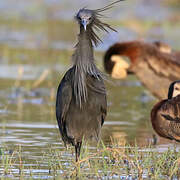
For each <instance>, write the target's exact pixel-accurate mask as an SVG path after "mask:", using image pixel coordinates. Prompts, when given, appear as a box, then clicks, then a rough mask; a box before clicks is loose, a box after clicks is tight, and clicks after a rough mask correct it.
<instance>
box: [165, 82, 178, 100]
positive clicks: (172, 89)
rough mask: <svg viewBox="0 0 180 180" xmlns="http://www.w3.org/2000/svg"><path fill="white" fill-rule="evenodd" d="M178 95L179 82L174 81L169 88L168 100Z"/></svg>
mask: <svg viewBox="0 0 180 180" xmlns="http://www.w3.org/2000/svg"><path fill="white" fill-rule="evenodd" d="M178 95H180V80H178V81H174V82H173V83H171V85H170V86H169V92H168V99H171V98H173V97H176V96H178Z"/></svg>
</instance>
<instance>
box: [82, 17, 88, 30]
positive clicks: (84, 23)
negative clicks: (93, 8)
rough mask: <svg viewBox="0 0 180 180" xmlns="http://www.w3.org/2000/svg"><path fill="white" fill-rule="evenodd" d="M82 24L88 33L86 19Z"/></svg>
mask: <svg viewBox="0 0 180 180" xmlns="http://www.w3.org/2000/svg"><path fill="white" fill-rule="evenodd" d="M81 23H82V25H83V27H84V30H85V31H86V26H87V21H86V20H85V19H83V20H82V21H81Z"/></svg>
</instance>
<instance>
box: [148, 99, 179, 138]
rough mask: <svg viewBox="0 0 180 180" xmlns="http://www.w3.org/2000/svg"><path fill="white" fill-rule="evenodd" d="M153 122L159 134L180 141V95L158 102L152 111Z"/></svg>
mask: <svg viewBox="0 0 180 180" xmlns="http://www.w3.org/2000/svg"><path fill="white" fill-rule="evenodd" d="M151 122H152V126H153V128H154V130H155V131H156V133H157V134H158V135H159V136H161V137H164V138H168V139H174V140H176V141H180V95H178V96H176V97H174V98H172V99H166V100H162V101H160V102H159V103H157V104H156V105H155V106H154V107H153V109H152V111H151Z"/></svg>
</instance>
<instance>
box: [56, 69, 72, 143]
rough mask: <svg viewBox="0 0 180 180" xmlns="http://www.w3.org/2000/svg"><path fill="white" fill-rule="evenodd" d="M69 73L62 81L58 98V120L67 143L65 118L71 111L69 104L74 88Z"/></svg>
mask: <svg viewBox="0 0 180 180" xmlns="http://www.w3.org/2000/svg"><path fill="white" fill-rule="evenodd" d="M68 75H69V73H68V72H67V73H66V75H65V76H64V78H63V79H62V81H61V83H60V85H59V87H58V91H57V98H56V118H57V121H58V125H59V129H60V133H61V135H62V139H63V141H64V142H66V140H67V139H66V128H65V117H66V113H67V111H68V109H69V104H70V102H71V99H72V87H71V82H70V78H69V77H68Z"/></svg>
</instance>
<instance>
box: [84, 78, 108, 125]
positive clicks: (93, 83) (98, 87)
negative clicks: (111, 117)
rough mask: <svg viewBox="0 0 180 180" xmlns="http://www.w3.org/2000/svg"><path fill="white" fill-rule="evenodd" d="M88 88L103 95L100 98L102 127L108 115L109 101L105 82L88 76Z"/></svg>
mask: <svg viewBox="0 0 180 180" xmlns="http://www.w3.org/2000/svg"><path fill="white" fill-rule="evenodd" d="M87 80H88V81H87V82H88V83H87V86H88V88H90V89H91V90H92V91H94V92H96V93H98V94H101V96H99V102H100V104H101V109H100V110H101V126H102V125H103V123H104V120H105V117H106V114H107V99H106V88H105V85H104V82H103V79H102V78H99V79H97V78H95V77H92V76H88V77H87Z"/></svg>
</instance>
